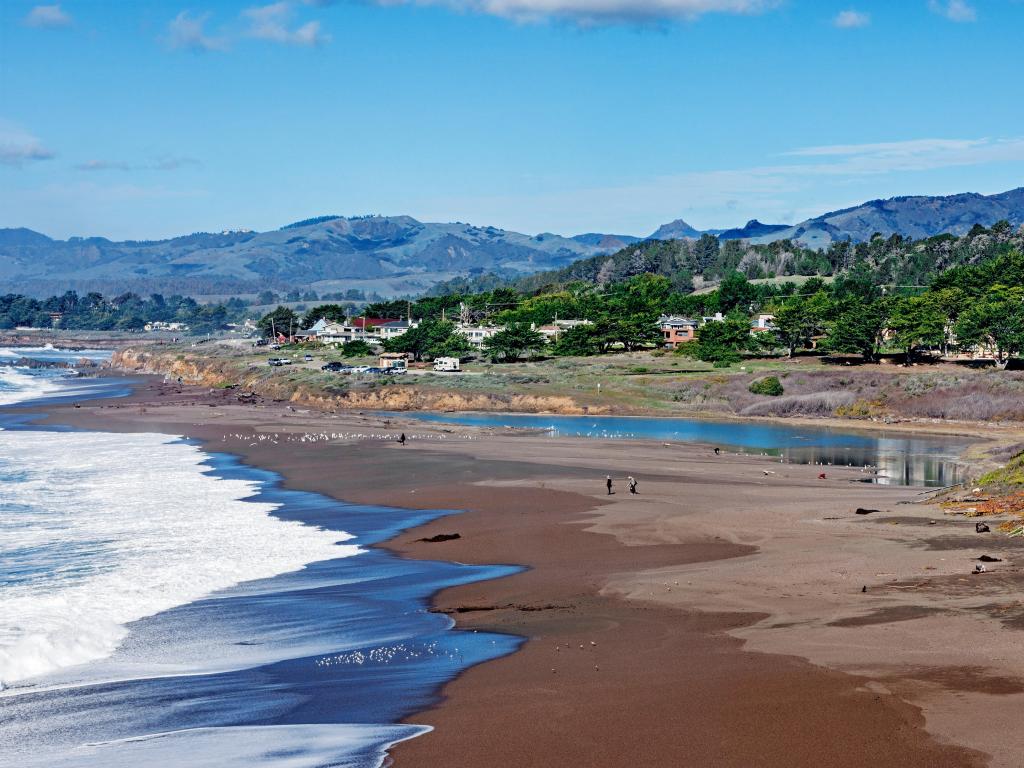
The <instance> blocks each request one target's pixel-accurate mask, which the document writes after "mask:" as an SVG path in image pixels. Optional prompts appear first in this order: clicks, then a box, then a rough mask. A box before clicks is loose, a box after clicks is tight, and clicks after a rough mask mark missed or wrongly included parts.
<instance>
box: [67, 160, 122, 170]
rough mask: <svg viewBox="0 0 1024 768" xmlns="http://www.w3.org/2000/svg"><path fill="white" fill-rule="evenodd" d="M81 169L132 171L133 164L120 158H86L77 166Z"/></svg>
mask: <svg viewBox="0 0 1024 768" xmlns="http://www.w3.org/2000/svg"><path fill="white" fill-rule="evenodd" d="M75 168H76V169H78V170H79V171H130V170H131V169H132V167H131V165H129V164H128V163H124V162H121V161H120V160H86V161H85V162H84V163H78V164H77V165H76V166H75Z"/></svg>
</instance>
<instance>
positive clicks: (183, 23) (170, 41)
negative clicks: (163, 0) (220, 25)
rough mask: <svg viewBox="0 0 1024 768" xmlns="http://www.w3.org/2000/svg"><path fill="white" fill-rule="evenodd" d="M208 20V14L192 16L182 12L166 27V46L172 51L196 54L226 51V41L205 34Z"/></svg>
mask: <svg viewBox="0 0 1024 768" xmlns="http://www.w3.org/2000/svg"><path fill="white" fill-rule="evenodd" d="M209 18H210V14H208V13H204V14H201V15H199V16H193V15H192V14H190V13H189V12H188V11H182V12H181V13H179V14H178V15H177V16H175V17H174V18H173V19H171V21H170V23H169V24H168V25H167V38H166V39H167V45H168V46H169V47H171V48H172V49H174V50H184V51H194V52H196V53H201V52H203V51H223V50H226V49H227V40H225V39H224V38H223V37H214V36H212V35H208V34H207V33H206V22H207V21H208V20H209Z"/></svg>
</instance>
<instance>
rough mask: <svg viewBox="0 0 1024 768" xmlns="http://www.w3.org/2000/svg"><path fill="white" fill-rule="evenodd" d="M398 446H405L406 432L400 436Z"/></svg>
mask: <svg viewBox="0 0 1024 768" xmlns="http://www.w3.org/2000/svg"><path fill="white" fill-rule="evenodd" d="M398 444H399V445H405V432H403V433H402V434H401V435H399V436H398Z"/></svg>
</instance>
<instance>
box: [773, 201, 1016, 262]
mask: <svg viewBox="0 0 1024 768" xmlns="http://www.w3.org/2000/svg"><path fill="white" fill-rule="evenodd" d="M1004 219H1005V220H1006V221H1009V222H1010V223H1011V224H1012V225H1014V226H1020V225H1021V224H1024V187H1019V188H1017V189H1013V190H1010V191H1009V192H1003V193H1001V194H998V195H979V194H975V193H973V192H969V193H965V194H960V195H949V196H946V197H924V196H917V197H893V198H891V199H889V200H872V201H870V202H867V203H864V204H863V205H858V206H855V207H853V208H845V209H843V210H841V211H833V212H832V213H826V214H824V215H823V216H818V217H816V218H813V219H808V220H807V221H804V222H801V223H800V224H797V225H796V226H793V227H789V228H787V229H779V230H776V231H774V232H771V233H768V234H766V235H764V236H760V237H755V238H754V242H755V243H757V242H760V243H768V242H773V241H775V240H794V241H797V242H799V243H801V244H802V245H805V246H808V247H810V248H824V247H827V246H828V245H830V244H831V243H834V242H836V241H839V240H852V241H853V242H855V243H859V242H864V241H867V240H870V239H871V236H872V235H873V234H875V233H881V234H882V235H885V236H889V235H893V234H897V235H902V236H903V237H913V238H915V239H921V238H925V237H931V236H932V235H938V234H951V235H965V234H967V232H969V231H970V229H971V227H973V226H974V225H975V224H981V225H982V226H984V227H990V226H992V225H993V224H995V223H996V222H997V221H1000V220H1004Z"/></svg>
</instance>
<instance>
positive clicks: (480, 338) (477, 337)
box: [455, 323, 504, 347]
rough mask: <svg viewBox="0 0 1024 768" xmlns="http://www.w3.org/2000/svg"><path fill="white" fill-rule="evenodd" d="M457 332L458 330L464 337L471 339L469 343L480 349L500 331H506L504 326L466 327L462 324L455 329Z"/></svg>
mask: <svg viewBox="0 0 1024 768" xmlns="http://www.w3.org/2000/svg"><path fill="white" fill-rule="evenodd" d="M455 330H457V331H458V332H459V333H461V334H462V335H463V336H465V337H466V338H467V339H469V343H470V344H472V345H473V346H474V347H479V346H480V345H482V344H483V343H484V341H486V340H487V339H489V338H491V336H493V335H494V334H496V333H497V332H498V331H502V330H504V326H497V325H466V324H463V323H460V324H459V325H457V326H456V327H455Z"/></svg>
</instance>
